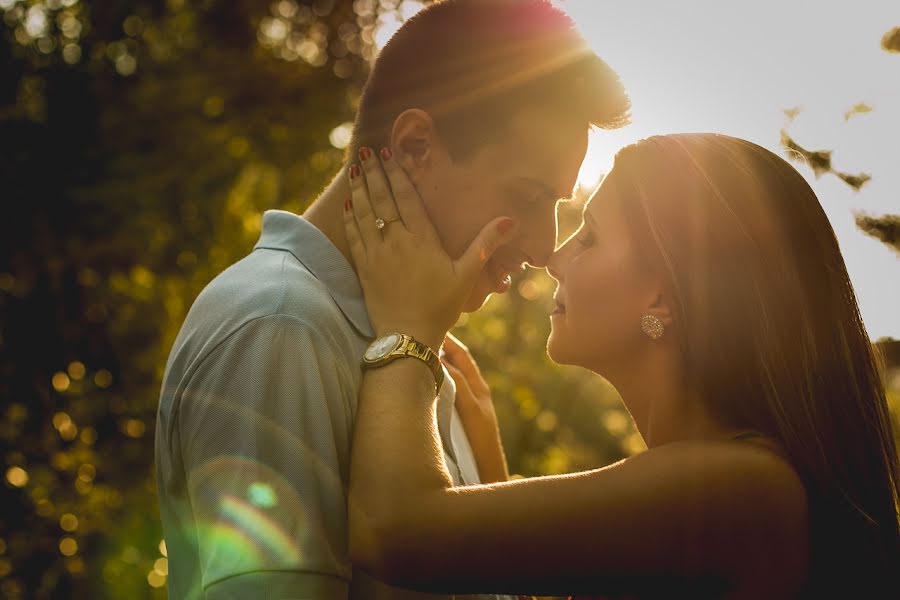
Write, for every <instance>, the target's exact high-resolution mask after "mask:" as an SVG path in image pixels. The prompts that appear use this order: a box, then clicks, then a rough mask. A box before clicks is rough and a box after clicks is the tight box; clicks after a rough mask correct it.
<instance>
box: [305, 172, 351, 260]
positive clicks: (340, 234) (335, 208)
mask: <svg viewBox="0 0 900 600" xmlns="http://www.w3.org/2000/svg"><path fill="white" fill-rule="evenodd" d="M345 172H346V169H343V168H342V169H341V170H340V171H339V172H338V174H337V175H336V176H335V178H334V179H332V181H331V183H329V184H328V187H326V188H325V190H324V191H323V192H322V193H321V194H319V197H318V198H316V199H315V201H314V202H313V203H312V204H310V205H309V207H308V208H307V209H306V210H305V211H304V212H303V218H304V219H306V220H307V221H309V222H310V223H311V224H312V225H314V226H315V227H316V229H318V230H319V231H321V232H322V233H324V234H325V237H327V238H328V239H329V240H331V243H332V244H334V246H335V247H336V248H337V249H338V250H339V251H340V253H341V254H343V255H344V258H346V259H347V262H349V263H350V266H353V267H354V270H355V266H354V264H353V256H352V255H351V254H350V246H349V244H348V243H347V232H346V230H345V229H344V202H345V201H346V200H347V198H349V197H350V184H349V183H348V182H347V179H346V176H345Z"/></svg>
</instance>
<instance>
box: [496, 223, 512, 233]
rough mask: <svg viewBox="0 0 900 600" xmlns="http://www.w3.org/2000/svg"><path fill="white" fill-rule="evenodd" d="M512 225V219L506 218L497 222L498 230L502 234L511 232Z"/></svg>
mask: <svg viewBox="0 0 900 600" xmlns="http://www.w3.org/2000/svg"><path fill="white" fill-rule="evenodd" d="M512 227H513V220H512V219H504V220H502V221H500V222H499V223H497V231H498V232H499V233H500V235H505V234H506V233H508V232H509V230H510V229H512Z"/></svg>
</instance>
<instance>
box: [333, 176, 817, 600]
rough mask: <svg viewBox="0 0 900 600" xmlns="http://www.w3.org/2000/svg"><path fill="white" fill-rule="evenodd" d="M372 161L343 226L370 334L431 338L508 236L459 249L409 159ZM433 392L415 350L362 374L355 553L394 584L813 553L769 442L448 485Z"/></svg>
mask: <svg viewBox="0 0 900 600" xmlns="http://www.w3.org/2000/svg"><path fill="white" fill-rule="evenodd" d="M368 163H369V164H368V165H366V164H364V170H365V174H366V178H365V179H366V182H365V183H362V181H361V178H357V180H356V181H355V182H351V188H352V189H353V207H352V210H348V211H345V214H346V218H345V225H346V228H347V236H348V242H349V244H350V248H351V251H352V253H353V258H354V261H355V264H356V267H357V272H358V273H359V275H360V281H361V283H362V285H363V289H364V291H365V294H366V302H367V307H368V310H369V314H370V318H371V319H372V321H373V326H374V327H375V328H376V332H377V333H385V332H387V331H399V332H401V333H408V334H410V335H413V336H414V337H416V338H417V339H419V340H420V341H422V342H423V343H426V344H429V345H430V346H431V347H432V348H437V347H438V346H439V345H440V344H441V342H442V340H443V339H444V334H445V333H446V331H447V329H449V327H450V325H452V324H453V323H454V322H455V321H456V319H457V317H458V312H456V313H455V314H454V311H457V310H458V307H459V306H461V305H462V301H463V299H464V298H465V297H466V295H467V289H466V288H465V285H463V284H461V283H460V281H461V280H463V281H465V278H466V277H470V278H471V280H474V276H475V275H477V272H478V269H479V268H480V266H479V262H480V265H481V266H483V262H484V261H486V260H487V259H488V258H489V257H490V255H491V254H492V249H493V248H494V247H496V246H495V244H498V243H499V238H498V237H491V236H492V235H493V234H492V232H491V231H489V228H486V229H485V230H484V231H483V232H482V234H480V235H479V236H478V238H477V239H476V241H475V242H474V243H473V248H470V250H469V251H468V252H467V254H466V256H464V257H463V258H461V259H459V260H457V261H451V260H450V259H449V258H448V257H446V255H445V254H443V253H442V249H441V247H440V242H439V240H438V239H437V236H436V234H435V233H434V231H433V229H428V227H429V226H430V222H429V221H428V218H427V215H426V214H425V212H424V208H423V207H422V205H421V201H420V200H419V199H418V196H417V195H416V192H415V189H414V188H413V187H412V185H411V184H410V183H409V181H408V180H407V179H405V175H404V174H403V173H402V170H401V169H400V168H399V167H398V166H397V165H395V164H394V163H393V162H392V161H390V160H388V161H387V162H386V163H385V169H386V171H387V173H388V176H389V177H390V182H391V185H390V187H388V186H387V183H386V180H385V179H384V176H383V174H382V172H381V168H380V165H376V164H375V163H377V161H373V160H369V161H368ZM367 186H368V190H367V189H366V188H367ZM390 190H393V194H392V193H391V191H390ZM370 195H371V202H370V200H369V197H370ZM394 199H396V203H397V205H396V207H393V210H394V211H398V212H399V214H400V215H401V216H402V218H403V222H404V223H403V225H404V226H403V227H401V226H399V224H392V225H390V226H389V227H388V228H386V229H385V230H384V231H383V232H380V231H378V230H377V228H376V227H375V226H374V218H373V214H378V215H386V214H390V213H389V212H388V211H390V210H392V208H391V207H388V206H386V203H388V202H393V200H394ZM493 225H494V224H492V226H493ZM448 265H449V266H448ZM398 282H403V284H402V285H399V284H398ZM469 289H470V288H469ZM434 399H435V389H434V379H433V375H432V373H431V371H430V370H429V369H428V367H427V366H426V365H425V364H424V363H422V362H421V361H418V360H416V359H414V358H401V359H398V360H396V361H394V362H392V363H389V364H387V365H386V366H383V367H380V368H377V369H372V370H369V371H367V372H366V373H365V375H364V377H363V383H362V387H361V390H360V397H359V405H358V411H357V415H356V422H355V426H354V438H353V446H352V452H351V463H352V464H351V468H350V490H349V499H348V510H349V514H348V519H349V544H350V555H351V558H352V559H353V560H354V562H356V563H357V564H359V565H360V566H362V567H363V568H364V569H366V570H368V571H370V572H371V573H373V574H374V575H375V576H376V577H378V578H379V579H382V580H384V581H386V582H388V583H393V584H396V585H401V586H405V587H412V588H416V589H421V590H430V591H439V592H446V593H451V592H455V593H467V592H479V591H480V592H491V591H498V592H505V593H525V594H528V593H548V594H566V593H573V592H591V591H594V592H596V591H602V590H603V589H609V588H614V587H616V586H620V585H629V586H631V587H633V586H636V585H638V584H639V583H640V582H641V581H644V582H648V581H649V582H656V583H661V582H662V581H663V579H665V578H666V577H675V578H685V577H688V578H690V577H699V576H703V575H717V576H721V577H723V578H725V579H729V580H734V579H736V578H738V577H747V576H748V573H753V574H758V578H759V579H760V581H763V582H773V583H774V581H773V580H774V579H776V578H777V574H778V573H785V572H787V573H792V572H797V570H798V569H797V568H790V567H795V566H796V565H795V564H794V565H789V567H786V566H785V563H790V562H791V561H794V563H796V561H797V560H798V558H797V557H802V556H805V553H804V552H801V551H800V549H798V547H797V546H798V544H799V543H801V542H798V540H805V534H804V532H803V528H804V527H805V522H806V521H805V514H806V513H805V510H806V509H805V504H804V503H805V495H804V492H803V486H802V484H801V483H800V481H799V479H798V478H797V476H796V475H795V474H794V472H793V470H792V469H791V468H790V466H788V465H787V464H786V463H785V462H783V461H782V460H781V459H780V458H778V457H777V456H775V455H774V454H772V453H770V452H768V451H765V450H762V449H758V448H753V447H751V446H750V445H749V444H739V443H736V442H690V443H688V442H682V443H676V444H669V445H666V446H662V447H659V448H655V449H653V450H649V451H647V452H644V453H643V454H640V455H638V456H635V457H633V458H631V459H628V460H625V461H621V462H619V463H616V464H615V465H611V466H609V467H606V468H603V469H598V470H595V471H588V472H584V473H578V474H573V475H566V476H555V477H539V478H533V479H523V480H516V481H506V482H500V483H495V484H489V485H478V486H466V487H459V488H454V487H452V483H451V479H450V477H449V474H448V473H447V471H446V469H445V467H444V463H443V460H442V457H443V451H442V447H441V439H440V436H439V435H438V431H437V427H436V423H435V403H434Z"/></svg>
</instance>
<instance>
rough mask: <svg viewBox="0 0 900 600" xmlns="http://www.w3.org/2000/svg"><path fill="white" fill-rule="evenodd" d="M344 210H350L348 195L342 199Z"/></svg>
mask: <svg viewBox="0 0 900 600" xmlns="http://www.w3.org/2000/svg"><path fill="white" fill-rule="evenodd" d="M344 210H350V196H347V199H346V200H344Z"/></svg>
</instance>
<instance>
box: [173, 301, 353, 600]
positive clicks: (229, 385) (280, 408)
mask: <svg viewBox="0 0 900 600" xmlns="http://www.w3.org/2000/svg"><path fill="white" fill-rule="evenodd" d="M354 389H355V387H354V385H353V382H352V381H351V379H350V377H349V369H348V366H347V364H346V359H344V358H343V357H342V356H341V354H340V352H339V350H338V348H337V345H336V344H335V343H334V341H333V340H332V338H330V336H329V335H328V334H327V332H324V333H323V332H320V331H317V329H316V328H315V327H313V326H311V325H310V324H308V323H306V322H304V321H302V320H300V319H297V318H296V317H293V316H289V315H281V314H277V315H270V316H266V317H261V318H257V319H254V320H252V321H250V322H248V323H246V324H244V325H243V326H241V328H240V329H238V330H237V331H236V332H234V333H233V334H231V335H230V336H229V337H228V338H227V339H226V340H225V341H223V342H222V343H220V344H219V346H218V347H216V348H215V349H214V350H212V351H211V352H210V353H209V354H208V355H207V356H206V357H205V359H204V360H203V362H202V363H201V364H200V365H199V366H198V367H197V369H196V371H195V372H194V373H193V374H192V375H191V377H190V379H189V382H188V384H187V386H186V387H185V390H184V392H183V395H182V399H181V404H180V409H179V417H178V419H179V420H178V427H179V440H180V444H181V452H182V457H183V461H184V466H185V477H186V480H187V487H188V494H189V498H190V505H191V510H192V511H193V521H194V523H195V525H196V528H197V531H196V540H197V543H198V546H199V547H198V555H199V560H200V565H201V570H202V574H201V576H202V585H203V589H204V593H205V597H206V598H208V599H209V598H215V599H216V600H223V599H226V598H246V597H258V598H282V597H291V598H346V594H347V591H346V590H347V582H348V580H349V579H350V573H351V571H350V564H349V560H348V558H347V542H346V540H347V522H346V481H347V474H348V469H349V452H350V439H351V438H350V435H351V431H352V422H351V412H350V407H351V398H352V396H353V394H354V392H353V390H354Z"/></svg>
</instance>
